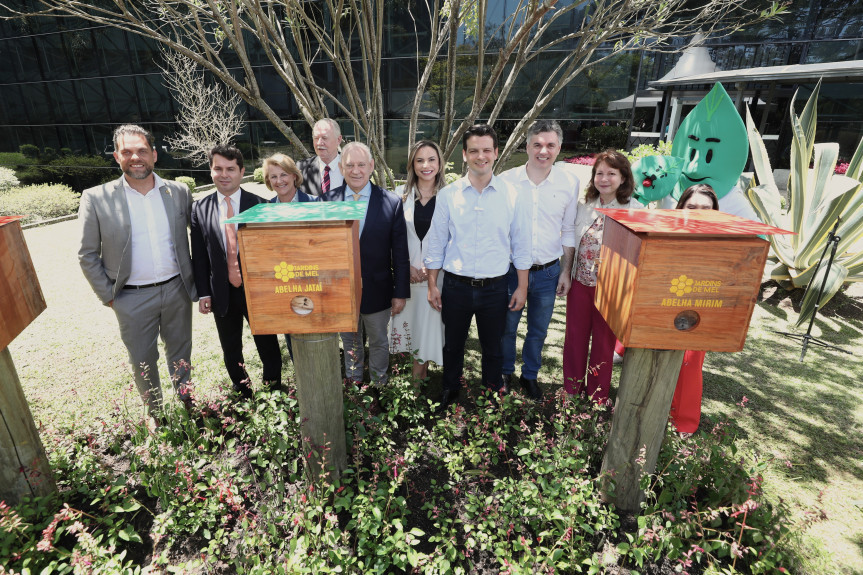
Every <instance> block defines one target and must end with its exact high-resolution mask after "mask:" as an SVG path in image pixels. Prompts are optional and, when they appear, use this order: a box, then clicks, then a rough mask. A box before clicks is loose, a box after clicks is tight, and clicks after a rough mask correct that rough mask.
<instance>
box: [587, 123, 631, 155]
mask: <svg viewBox="0 0 863 575" xmlns="http://www.w3.org/2000/svg"><path fill="white" fill-rule="evenodd" d="M627 134H628V131H627V129H626V127H624V126H596V127H595V128H588V129H586V130H584V133H583V134H582V136H583V138H584V140H585V141H586V142H587V146H588V147H589V148H590V149H591V150H606V149H608V148H614V149H618V148H623V147H625V146H626V137H627Z"/></svg>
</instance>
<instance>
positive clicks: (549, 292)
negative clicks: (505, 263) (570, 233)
mask: <svg viewBox="0 0 863 575" xmlns="http://www.w3.org/2000/svg"><path fill="white" fill-rule="evenodd" d="M559 276H560V261H557V262H555V263H554V264H552V265H550V266H548V267H547V268H545V269H544V270H537V271H532V272H530V273H529V275H528V282H527V304H526V305H525V308H527V335H526V336H525V338H524V346H523V347H522V348H521V360H522V362H523V365H522V367H521V375H522V377H524V378H525V379H536V375H537V373H539V368H540V367H541V366H542V346H543V345H545V336H546V334H547V333H548V324H549V322H551V316H552V314H553V313H554V298H555V294H556V292H557V280H558V277H559ZM507 281H508V283H509V297H510V298H512V294H513V292H514V291H515V290H516V288H517V287H518V274H517V273H516V270H515V267H513V265H512V264H510V266H509V273H508V274H507ZM523 310H524V308H522V309H520V310H519V311H511V310H510V311H507V314H506V328H505V330H504V332H503V338H501V345H502V346H503V373H504V375H506V374H510V373H514V372H515V337H516V334H517V332H518V323H519V322H520V321H521V312H522V311H523Z"/></svg>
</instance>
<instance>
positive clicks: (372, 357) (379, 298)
mask: <svg viewBox="0 0 863 575" xmlns="http://www.w3.org/2000/svg"><path fill="white" fill-rule="evenodd" d="M341 156H342V158H341V166H340V168H341V172H342V174H343V175H344V177H345V183H344V185H342V186H339V187H338V188H336V189H334V190H332V191H330V192H328V193H326V194H324V195H323V196H322V199H323V200H324V201H347V202H367V203H368V208H367V209H366V213H365V216H364V217H363V219H362V220H360V267H361V268H362V281H363V297H362V300H361V302H360V318H359V322H358V325H357V331H356V332H353V333H342V334H341V335H342V345H343V346H344V349H345V375H346V376H347V378H348V379H350V380H352V381H354V382H357V383H359V382H361V381H362V378H363V361H364V359H365V356H364V352H363V330H365V332H366V334H367V335H368V341H369V372H370V375H371V378H372V383H373V384H384V383H386V381H387V370H388V369H389V360H390V355H389V344H388V342H387V327H388V325H389V318H390V316H391V315H396V314H397V313H399V312H400V311H402V309H404V306H405V301H406V300H407V298H409V297H410V259H409V257H408V242H407V228H406V225H405V218H404V212H403V209H402V202H401V198H399V197H398V196H397V195H395V194H393V193H392V192H388V191H386V190H384V189H382V188H380V187H378V186H376V185H374V184H372V183H371V182H370V181H369V178H370V177H371V175H372V172H373V171H374V169H375V162H374V160H373V159H372V152H371V150H369V148H368V146H366V145H365V144H361V143H359V142H351V143H350V144H348V145H346V146H345V147H344V149H343V150H342V154H341Z"/></svg>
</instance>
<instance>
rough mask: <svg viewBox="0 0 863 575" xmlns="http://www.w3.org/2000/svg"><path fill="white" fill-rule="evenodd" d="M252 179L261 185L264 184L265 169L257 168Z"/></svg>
mask: <svg viewBox="0 0 863 575" xmlns="http://www.w3.org/2000/svg"><path fill="white" fill-rule="evenodd" d="M252 179H253V180H254V181H256V182H258V183H259V184H263V183H264V168H255V173H254V174H253V175H252Z"/></svg>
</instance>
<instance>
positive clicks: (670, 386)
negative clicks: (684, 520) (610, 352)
mask: <svg viewBox="0 0 863 575" xmlns="http://www.w3.org/2000/svg"><path fill="white" fill-rule="evenodd" d="M684 353H685V352H684V351H683V350H661V351H660V350H656V349H640V348H629V349H627V350H626V354H625V355H624V356H623V358H624V359H623V371H622V372H621V374H620V386H619V388H618V392H617V401H616V402H615V404H614V416H613V417H612V420H611V434H610V436H609V438H608V446H607V447H606V448H605V456H604V457H603V459H602V474H603V478H602V482H601V489H602V494H603V498H604V499H605V500H606V501H609V502H613V503H614V504H615V505H617V507H619V508H620V509H623V510H625V511H631V512H634V511H638V508H639V505H640V504H641V500H642V499H643V497H644V492H642V490H641V488H640V486H639V483H640V481H641V477H642V476H643V475H645V474H647V475H650V474H652V473H653V472H654V471H655V470H656V458H657V457H658V456H659V449H660V447H662V440H663V439H664V437H665V427H666V424H667V422H668V411H669V409H671V400H672V398H673V397H674V388H675V386H676V385H677V377H678V374H679V373H680V366H681V365H682V364H683V354H684ZM611 481H614V482H615V486H614V490H613V492H612V490H611V489H610V487H611V485H610V483H611Z"/></svg>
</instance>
